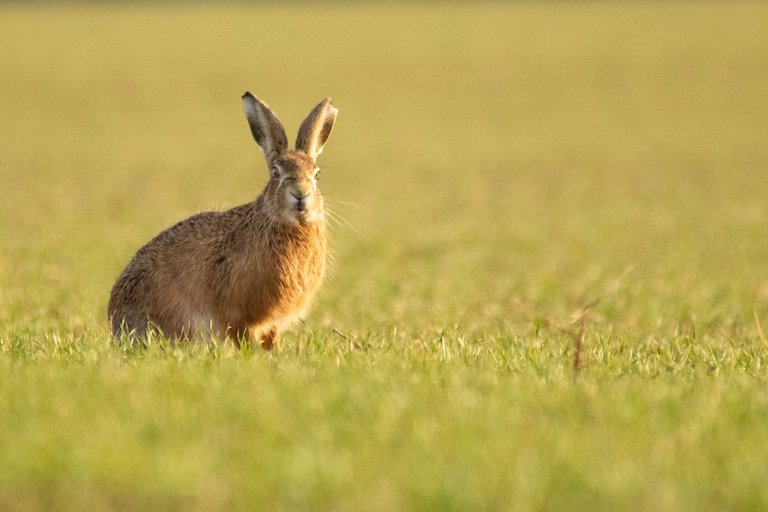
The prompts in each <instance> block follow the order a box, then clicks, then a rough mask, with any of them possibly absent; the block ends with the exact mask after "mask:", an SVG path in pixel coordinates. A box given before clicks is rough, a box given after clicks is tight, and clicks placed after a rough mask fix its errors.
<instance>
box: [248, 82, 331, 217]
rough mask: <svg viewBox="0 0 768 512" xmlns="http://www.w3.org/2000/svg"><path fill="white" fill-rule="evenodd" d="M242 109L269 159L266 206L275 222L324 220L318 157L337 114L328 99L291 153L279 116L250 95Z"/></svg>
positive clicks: (302, 130) (307, 122)
mask: <svg viewBox="0 0 768 512" xmlns="http://www.w3.org/2000/svg"><path fill="white" fill-rule="evenodd" d="M243 109H244V110H245V116H246V117H247V118H248V124H249V125H250V126H251V133H253V138H254V139H256V142H257V143H258V144H259V146H260V147H261V149H262V151H263V152H264V157H265V158H266V159H267V166H268V168H269V173H270V179H269V182H268V183H267V186H266V188H265V189H264V193H263V194H262V195H263V197H264V202H265V206H266V209H267V211H268V213H269V215H270V216H271V217H272V218H273V220H275V221H278V222H286V223H302V224H303V223H309V222H318V221H321V220H322V219H323V196H322V195H321V194H320V189H319V188H318V186H317V178H318V173H319V171H320V170H319V169H318V167H317V162H316V159H317V156H318V155H319V154H320V153H322V151H323V146H324V145H325V142H326V141H327V140H328V136H329V135H330V134H331V130H332V129H333V123H334V121H336V114H337V113H338V110H337V109H336V108H335V107H334V106H333V105H331V98H325V99H324V100H323V101H321V102H320V103H318V104H317V106H315V108H313V109H312V111H311V112H310V113H309V115H308V116H307V118H306V119H304V122H303V123H301V127H300V128H299V135H298V136H297V138H296V149H288V140H287V139H286V137H285V130H284V129H283V125H282V124H281V123H280V120H279V119H278V118H277V116H276V115H275V114H274V112H272V110H270V108H269V107H268V106H267V105H266V103H264V102H262V101H261V100H259V99H258V98H256V97H255V96H253V95H252V94H251V93H249V92H246V93H245V94H244V95H243Z"/></svg>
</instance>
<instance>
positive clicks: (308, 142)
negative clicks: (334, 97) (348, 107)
mask: <svg viewBox="0 0 768 512" xmlns="http://www.w3.org/2000/svg"><path fill="white" fill-rule="evenodd" d="M338 113H339V110H338V109H337V108H336V107H334V106H333V105H331V98H325V99H324V100H323V101H321V102H320V103H318V104H317V105H316V106H315V108H313V109H312V111H311V112H310V113H309V115H307V117H306V119H304V122H303V123H301V127H299V135H298V136H297V137H296V149H297V150H299V151H303V152H305V153H306V154H307V155H309V157H310V158H311V159H312V160H317V155H319V154H320V153H322V152H323V146H325V143H326V141H327V140H328V137H329V136H330V135H331V130H333V123H335V122H336V115H337V114H338Z"/></svg>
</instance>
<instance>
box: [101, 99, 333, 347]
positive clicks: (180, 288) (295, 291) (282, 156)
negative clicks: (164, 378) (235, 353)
mask: <svg viewBox="0 0 768 512" xmlns="http://www.w3.org/2000/svg"><path fill="white" fill-rule="evenodd" d="M243 102H244V106H245V111H246V115H247V116H248V120H249V123H250V125H251V130H252V133H253V135H254V138H255V139H256V141H257V142H258V143H259V145H260V146H261V147H262V149H263V150H264V153H265V156H266V158H267V163H268V164H269V167H270V173H271V177H270V180H269V182H268V183H267V185H266V187H265V188H264V191H263V192H262V193H261V195H259V196H258V197H257V198H256V200H255V201H253V202H251V203H248V204H244V205H241V206H237V207H235V208H232V209H230V210H227V211H223V212H203V213H199V214H197V215H194V216H192V217H190V218H188V219H186V220H183V221H181V222H179V223H178V224H176V225H174V226H172V227H170V228H168V229H166V230H165V231H163V232H162V233H160V234H159V235H158V236H156V237H155V238H154V239H153V240H151V241H150V242H149V243H148V244H146V245H145V246H144V247H142V248H141V249H139V251H138V252H137V253H136V255H135V256H134V257H133V259H132V260H131V262H130V263H129V264H128V266H127V267H126V268H125V270H123V272H122V274H121V275H120V277H119V278H118V279H117V282H116V283H115V285H114V287H113V288H112V293H111V294H110V299H109V307H108V313H109V319H110V323H111V326H112V332H113V334H114V335H115V336H119V335H120V334H130V335H132V336H138V337H143V336H145V335H146V333H147V330H148V329H149V328H150V327H154V328H157V329H159V330H160V331H161V332H162V333H163V334H164V335H165V336H166V337H169V338H189V337H192V336H194V335H196V334H198V333H200V332H206V331H212V333H213V334H215V335H218V336H220V337H222V338H223V337H229V338H231V339H233V340H234V341H235V343H239V340H240V339H242V338H251V339H256V340H261V341H262V346H263V347H264V348H265V349H270V348H271V347H272V344H273V340H274V339H275V338H276V336H277V335H278V333H279V331H280V330H281V329H282V328H283V327H284V326H285V325H286V324H288V323H289V322H290V321H292V320H294V319H296V318H297V317H299V316H300V315H302V314H303V313H304V312H305V311H306V310H307V309H308V308H309V306H310V304H311V302H312V299H313V297H314V296H315V294H316V292H317V290H318V289H319V287H320V284H321V282H322V279H323V274H324V272H325V265H326V237H325V220H324V213H323V198H322V195H321V194H320V190H319V188H318V187H317V182H316V170H317V167H316V164H315V160H314V157H316V155H317V154H319V153H320V152H321V151H322V146H323V144H324V143H325V141H326V140H327V138H328V135H329V134H330V129H331V128H332V126H333V122H334V120H335V117H336V109H335V108H333V107H332V106H331V105H330V99H325V100H323V101H322V102H320V103H319V104H318V106H317V107H315V109H313V110H312V112H310V114H309V116H308V117H307V119H306V120H305V121H304V123H303V124H302V129H301V130H300V132H301V133H304V135H300V137H299V138H300V139H301V144H300V145H299V146H298V147H297V150H289V149H287V148H286V147H285V146H286V142H285V140H286V139H285V132H284V131H283V128H282V126H281V125H280V122H279V121H278V120H277V117H276V116H274V114H273V113H272V112H271V110H269V107H267V106H266V104H264V103H262V102H260V101H259V100H257V99H256V98H254V97H253V96H251V95H250V93H246V95H245V96H243ZM305 125H306V126H305ZM310 155H311V156H310Z"/></svg>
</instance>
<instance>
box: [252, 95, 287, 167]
mask: <svg viewBox="0 0 768 512" xmlns="http://www.w3.org/2000/svg"><path fill="white" fill-rule="evenodd" d="M243 110H244V111H245V117H247V118H248V124H249V125H250V127H251V133H252V134H253V138H254V139H256V143H257V144H258V145H259V146H261V150H262V151H264V156H265V157H266V159H267V162H268V163H270V164H271V163H272V160H274V159H275V158H276V157H277V156H278V155H279V154H280V153H282V152H283V151H285V150H286V149H287V148H288V139H287V138H286V136H285V130H284V129H283V125H282V124H280V120H279V119H278V118H277V116H276V115H275V113H274V112H272V110H270V108H269V107H268V106H267V104H266V103H264V102H263V101H261V100H260V99H258V98H257V97H255V96H254V95H253V94H251V93H250V92H246V93H245V94H243Z"/></svg>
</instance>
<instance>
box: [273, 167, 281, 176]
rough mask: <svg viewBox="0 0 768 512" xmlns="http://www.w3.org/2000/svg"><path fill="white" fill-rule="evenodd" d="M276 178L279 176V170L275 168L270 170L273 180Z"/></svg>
mask: <svg viewBox="0 0 768 512" xmlns="http://www.w3.org/2000/svg"><path fill="white" fill-rule="evenodd" d="M278 176H280V169H278V168H277V167H273V168H272V177H273V178H277V177H278Z"/></svg>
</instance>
